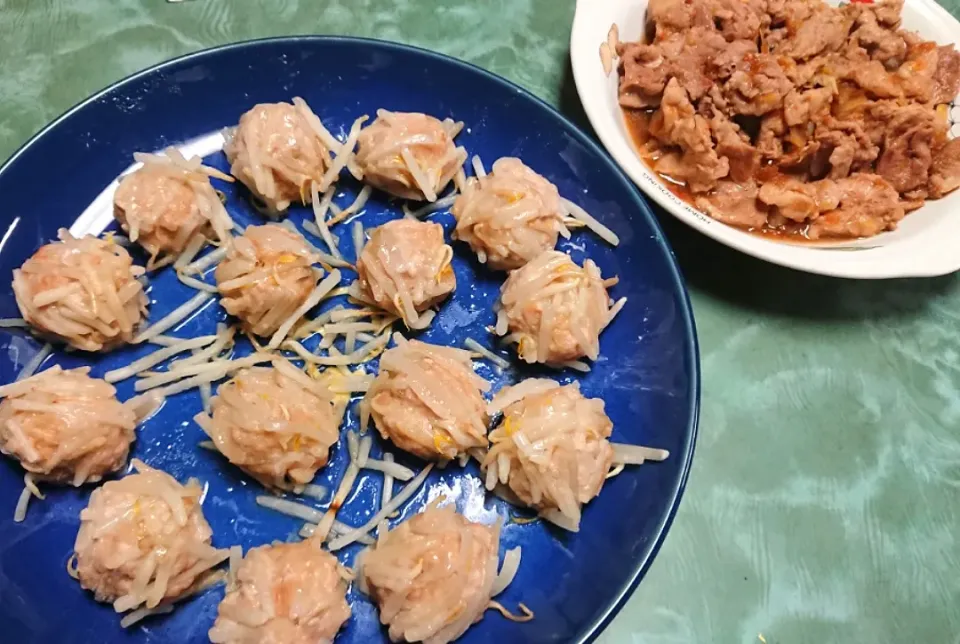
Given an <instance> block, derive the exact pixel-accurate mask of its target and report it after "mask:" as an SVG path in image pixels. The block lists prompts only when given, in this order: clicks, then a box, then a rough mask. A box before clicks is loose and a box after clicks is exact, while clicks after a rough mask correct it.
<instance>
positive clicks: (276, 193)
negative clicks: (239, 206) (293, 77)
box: [223, 98, 352, 213]
mask: <svg viewBox="0 0 960 644" xmlns="http://www.w3.org/2000/svg"><path fill="white" fill-rule="evenodd" d="M226 139H227V141H226V144H225V145H224V148H223V151H224V153H226V155H227V160H228V161H230V172H231V173H232V174H233V176H235V177H236V178H237V179H239V180H240V181H241V182H242V183H243V184H244V185H245V186H246V187H247V188H249V189H250V192H252V193H253V194H254V196H255V197H256V198H258V199H260V200H261V201H262V202H263V204H264V205H265V206H266V208H267V210H268V211H269V212H272V213H280V212H283V211H285V210H286V209H287V208H289V207H290V204H291V203H293V202H300V203H303V204H307V203H310V200H311V190H310V187H311V184H312V183H315V184H317V185H318V186H319V187H320V188H319V189H320V191H321V192H322V191H324V190H326V189H327V185H328V184H329V183H332V182H333V181H334V180H335V179H336V176H335V173H331V174H330V175H328V170H330V169H331V168H335V165H334V161H333V158H332V157H331V151H333V152H335V153H339V152H340V150H341V144H340V143H339V142H338V141H337V140H336V139H334V138H333V136H332V135H331V134H330V132H328V131H327V129H326V128H325V127H324V126H323V123H321V122H320V119H319V118H318V117H317V115H316V114H314V113H313V111H312V110H311V109H310V107H309V106H308V105H307V104H306V102H304V101H303V100H302V99H299V98H295V99H293V104H291V103H260V104H258V105H254V106H253V107H252V108H251V109H250V110H249V111H248V112H246V113H244V115H243V116H241V117H240V123H239V125H237V127H236V128H234V129H233V130H232V131H229V132H228V133H227V137H226ZM351 149H352V148H351Z"/></svg>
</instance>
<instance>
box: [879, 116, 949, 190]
mask: <svg viewBox="0 0 960 644" xmlns="http://www.w3.org/2000/svg"><path fill="white" fill-rule="evenodd" d="M944 134H945V133H944V132H943V130H942V127H941V126H938V122H937V120H936V115H935V114H934V113H933V111H932V110H929V109H925V108H923V107H920V106H919V105H908V106H905V107H903V108H901V109H899V110H898V111H897V112H896V113H895V114H894V117H893V120H892V121H891V122H890V124H889V127H888V129H887V132H886V136H885V137H884V142H883V152H882V153H881V155H880V159H879V160H878V161H877V174H878V175H880V176H881V177H883V178H884V179H885V180H886V181H887V183H889V184H890V185H891V186H893V188H894V189H895V190H896V191H897V192H901V193H903V192H909V191H911V190H914V189H917V188H920V187H922V186H925V185H927V182H928V180H929V174H930V165H931V163H932V162H933V148H934V146H935V145H936V144H937V143H938V142H939V141H940V140H942V139H943V138H944Z"/></svg>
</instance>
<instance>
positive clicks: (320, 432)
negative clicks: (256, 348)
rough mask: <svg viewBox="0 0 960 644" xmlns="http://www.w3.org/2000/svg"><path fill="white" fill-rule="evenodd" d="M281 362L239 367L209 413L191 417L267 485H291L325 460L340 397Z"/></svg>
mask: <svg viewBox="0 0 960 644" xmlns="http://www.w3.org/2000/svg"><path fill="white" fill-rule="evenodd" d="M276 365H279V366H276ZM283 367H284V365H283V364H281V360H277V361H276V363H275V366H273V367H251V368H248V369H242V370H240V371H239V372H237V374H236V375H235V376H234V377H233V379H232V380H230V381H229V382H227V383H225V384H223V385H220V387H219V389H218V390H217V395H216V396H214V397H213V399H212V400H211V410H212V415H211V416H207V415H206V414H204V413H200V414H198V415H197V416H196V417H195V420H196V422H197V424H198V425H200V427H201V428H202V429H203V431H204V432H206V433H207V435H209V436H210V438H211V439H213V442H214V444H215V445H216V446H217V449H218V450H219V451H220V452H221V453H222V454H223V455H224V456H226V457H227V459H228V460H229V461H230V462H231V463H233V464H234V465H236V466H237V467H239V468H241V469H242V470H244V471H246V472H248V473H249V474H250V475H251V476H253V477H254V478H256V479H257V480H259V481H260V482H261V483H263V484H264V485H266V486H267V487H271V488H275V489H291V488H294V489H295V488H296V486H298V485H303V484H305V483H309V482H310V481H312V480H313V477H314V475H316V473H317V470H318V469H320V468H321V467H323V466H324V465H326V463H327V458H328V456H329V451H330V446H331V445H333V444H334V443H335V442H337V439H338V438H339V436H340V432H339V427H340V421H341V419H342V417H343V412H344V409H345V406H346V404H345V403H346V401H345V400H343V399H344V398H346V397H345V396H335V395H334V394H333V393H331V392H330V389H329V388H328V387H326V386H325V385H324V384H323V383H322V382H320V381H317V380H313V379H311V378H310V377H308V376H307V375H306V374H303V372H301V371H300V370H298V369H296V368H294V367H288V368H283ZM293 372H296V373H293Z"/></svg>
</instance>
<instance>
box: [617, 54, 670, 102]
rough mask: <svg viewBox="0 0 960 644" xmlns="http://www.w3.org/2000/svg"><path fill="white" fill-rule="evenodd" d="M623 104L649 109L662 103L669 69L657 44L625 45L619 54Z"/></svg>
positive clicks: (621, 99) (621, 100)
mask: <svg viewBox="0 0 960 644" xmlns="http://www.w3.org/2000/svg"><path fill="white" fill-rule="evenodd" d="M620 65H621V76H620V104H621V105H623V106H624V107H632V108H646V107H656V106H657V105H659V104H660V97H661V95H662V94H663V88H664V87H666V85H667V71H668V66H667V64H666V60H665V59H664V57H663V52H661V51H660V48H659V47H658V46H656V45H641V44H639V43H626V44H625V45H624V46H623V48H622V50H621V54H620Z"/></svg>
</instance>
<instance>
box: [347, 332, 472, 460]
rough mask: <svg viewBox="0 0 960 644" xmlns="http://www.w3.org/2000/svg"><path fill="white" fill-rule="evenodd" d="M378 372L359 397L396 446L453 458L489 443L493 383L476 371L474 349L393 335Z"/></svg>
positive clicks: (365, 414)
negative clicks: (488, 407)
mask: <svg viewBox="0 0 960 644" xmlns="http://www.w3.org/2000/svg"><path fill="white" fill-rule="evenodd" d="M394 338H395V340H396V342H397V346H396V347H395V348H393V349H388V350H387V351H385V352H384V353H383V355H382V356H381V357H380V373H379V374H378V375H377V377H376V378H375V379H374V381H373V384H372V385H371V386H370V388H369V390H368V391H367V393H366V395H365V396H364V398H363V401H361V403H360V418H361V426H362V427H366V424H367V422H368V419H370V418H373V422H374V424H375V425H376V427H377V430H378V431H379V432H380V435H381V436H383V437H384V438H386V439H388V440H390V441H392V442H393V443H394V444H395V445H396V446H397V447H399V448H400V449H402V450H405V451H407V452H410V453H411V454H415V455H417V456H419V457H420V458H423V459H426V460H431V461H442V462H445V461H449V460H452V459H454V458H456V457H457V456H458V455H460V454H464V453H466V452H467V451H468V450H470V449H472V448H476V447H485V446H486V444H487V439H486V433H487V415H486V403H485V402H484V400H483V396H482V395H481V394H482V393H483V392H486V391H489V389H490V383H488V382H487V381H486V380H484V379H483V378H481V377H480V376H478V375H477V374H475V373H474V372H473V367H472V364H471V359H470V353H469V352H467V351H464V350H462V349H455V348H453V347H441V346H437V345H433V344H427V343H426V342H420V341H419V340H406V339H404V338H403V337H402V336H400V335H399V334H396V335H395V336H394Z"/></svg>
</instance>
